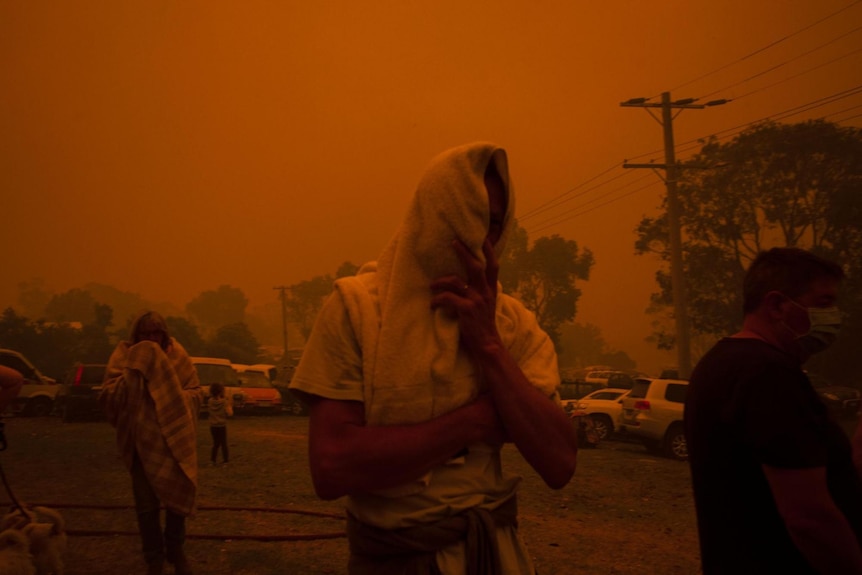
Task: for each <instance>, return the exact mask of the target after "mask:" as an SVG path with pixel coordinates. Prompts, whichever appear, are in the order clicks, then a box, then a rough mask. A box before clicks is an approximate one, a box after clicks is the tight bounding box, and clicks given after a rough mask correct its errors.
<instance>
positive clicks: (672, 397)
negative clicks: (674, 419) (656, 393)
mask: <svg viewBox="0 0 862 575" xmlns="http://www.w3.org/2000/svg"><path fill="white" fill-rule="evenodd" d="M687 390H688V385H686V384H684V383H669V384H668V385H667V389H666V390H665V391H664V398H665V399H666V400H668V401H672V402H674V403H685V392H686V391H687Z"/></svg>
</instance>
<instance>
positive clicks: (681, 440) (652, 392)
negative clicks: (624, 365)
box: [620, 377, 688, 459]
mask: <svg viewBox="0 0 862 575" xmlns="http://www.w3.org/2000/svg"><path fill="white" fill-rule="evenodd" d="M687 390H688V382H687V381H685V380H682V379H652V378H645V377H644V378H637V379H635V382H634V385H633V386H632V390H631V391H630V392H629V393H628V395H626V396H624V397H623V398H622V406H623V410H622V414H621V415H620V431H621V432H623V433H625V434H627V435H631V436H635V437H637V438H639V439H641V440H642V441H643V442H644V444H645V445H646V447H647V449H649V450H650V451H654V452H658V453H663V454H664V455H666V456H668V457H672V458H674V459H687V458H688V447H687V446H686V442H685V428H684V427H683V423H682V413H683V409H684V407H685V394H686V391H687Z"/></svg>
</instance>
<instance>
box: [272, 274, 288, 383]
mask: <svg viewBox="0 0 862 575" xmlns="http://www.w3.org/2000/svg"><path fill="white" fill-rule="evenodd" d="M272 289H274V290H279V291H280V292H281V327H282V330H283V334H284V353H283V354H282V356H281V363H282V364H284V367H285V369H287V368H289V367H290V356H289V355H288V354H287V294H286V291H287V290H289V289H290V288H289V287H288V286H276V287H274V288H272Z"/></svg>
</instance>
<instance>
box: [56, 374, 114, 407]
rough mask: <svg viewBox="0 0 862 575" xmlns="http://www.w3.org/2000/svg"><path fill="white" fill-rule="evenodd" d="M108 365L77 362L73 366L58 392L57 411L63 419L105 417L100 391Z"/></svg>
mask: <svg viewBox="0 0 862 575" xmlns="http://www.w3.org/2000/svg"><path fill="white" fill-rule="evenodd" d="M107 367H108V365H107V364H105V363H76V364H75V365H73V366H72V368H71V369H70V370H69V372H68V373H67V374H66V377H65V379H64V380H63V383H62V384H60V391H59V392H58V393H57V400H56V411H57V413H59V414H60V416H61V417H62V418H63V421H82V420H99V419H104V418H105V412H104V411H103V410H102V406H101V405H99V392H100V391H101V389H102V382H103V381H104V380H105V370H106V369H107Z"/></svg>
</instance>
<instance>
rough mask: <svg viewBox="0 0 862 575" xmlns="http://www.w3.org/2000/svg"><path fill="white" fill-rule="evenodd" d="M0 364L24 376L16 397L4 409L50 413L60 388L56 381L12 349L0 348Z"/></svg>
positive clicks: (31, 414) (16, 411)
mask: <svg viewBox="0 0 862 575" xmlns="http://www.w3.org/2000/svg"><path fill="white" fill-rule="evenodd" d="M0 365H4V366H6V367H10V368H12V369H14V370H15V371H17V372H18V373H20V374H21V375H22V376H23V377H24V385H23V386H22V388H21V391H20V393H18V397H16V398H15V399H14V400H13V401H12V403H11V404H10V405H9V407H7V408H6V409H7V410H8V411H10V412H11V413H14V414H20V415H28V416H43V415H50V413H51V411H52V410H53V409H54V400H55V399H56V398H57V392H58V391H59V389H60V386H58V385H57V382H56V381H55V380H54V379H52V378H50V377H47V376H45V375H42V372H40V371H39V370H38V369H36V366H34V365H33V364H32V363H31V362H30V360H29V359H27V358H26V357H24V355H23V354H22V353H20V352H17V351H15V350H12V349H0Z"/></svg>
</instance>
